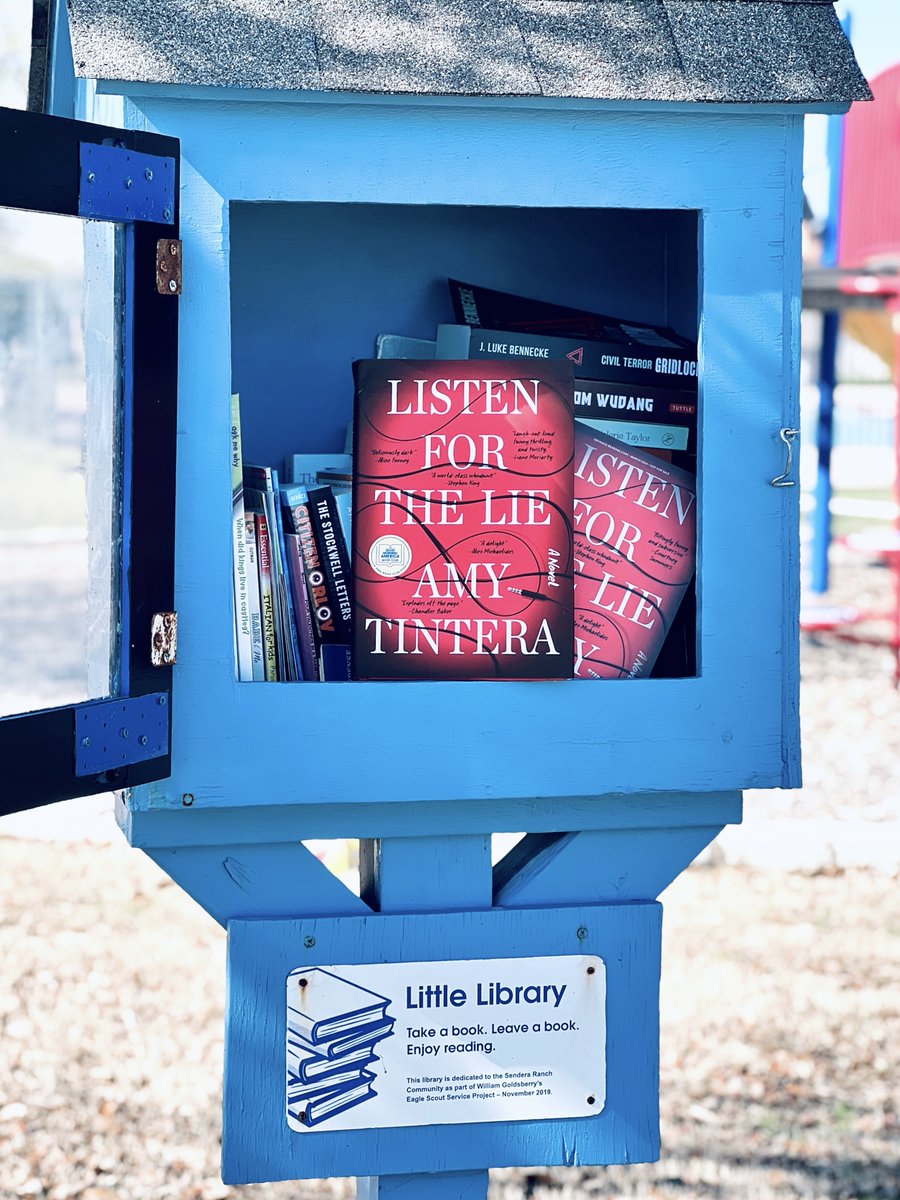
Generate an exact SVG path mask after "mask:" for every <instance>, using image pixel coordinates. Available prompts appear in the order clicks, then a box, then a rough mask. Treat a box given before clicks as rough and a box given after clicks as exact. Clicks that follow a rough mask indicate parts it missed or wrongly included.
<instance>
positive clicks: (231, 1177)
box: [222, 904, 661, 1184]
mask: <svg viewBox="0 0 900 1200" xmlns="http://www.w3.org/2000/svg"><path fill="white" fill-rule="evenodd" d="M660 927H661V909H660V906H659V905H658V904H629V905H602V906H597V907H578V906H576V907H572V908H566V909H553V910H550V911H540V910H536V909H528V910H519V911H516V910H493V911H490V912H470V913H429V914H428V915H424V916H422V915H414V914H407V915H397V916H386V915H382V914H373V915H371V916H369V917H346V918H337V919H333V920H332V919H327V918H322V919H309V920H302V921H235V922H232V923H231V924H230V925H229V938H228V941H229V948H228V970H229V1010H228V1017H227V1025H226V1049H225V1056H226V1057H225V1108H224V1129H223V1147H222V1153H223V1164H222V1174H223V1179H224V1180H225V1181H226V1182H227V1183H234V1184H237V1183H250V1182H258V1181H262V1180H268V1179H301V1178H319V1177H322V1176H325V1175H333V1174H335V1172H341V1173H346V1174H352V1175H357V1176H370V1175H377V1174H381V1175H394V1174H413V1173H416V1172H418V1173H426V1174H429V1173H432V1174H433V1173H443V1172H447V1171H466V1172H468V1171H477V1172H480V1171H483V1170H484V1168H485V1167H492V1166H515V1165H535V1164H546V1165H551V1164H561V1165H567V1166H576V1165H582V1164H589V1163H611V1162H643V1161H651V1160H653V1159H655V1158H656V1157H657V1155H658V1153H659V1133H658V1104H657V1093H658V1086H659V1078H658V1037H659V1029H658V986H659V954H660ZM579 931H580V935H579ZM310 939H315V943H314V945H312V946H310V945H308V943H309V941H310ZM572 953H586V954H598V955H600V957H601V958H603V959H604V961H605V963H606V967H607V988H608V991H607V1026H608V1040H607V1099H606V1105H605V1107H604V1109H603V1111H602V1112H600V1113H599V1114H598V1115H597V1116H596V1117H590V1118H585V1119H576V1120H563V1121H556V1120H548V1121H540V1120H536V1121H517V1122H498V1123H495V1124H492V1123H477V1124H470V1125H459V1126H446V1125H445V1126H424V1127H419V1128H411V1129H399V1128H398V1129H380V1130H378V1129H375V1130H373V1129H369V1130H358V1131H352V1132H346V1131H341V1132H328V1131H326V1130H321V1131H316V1132H315V1133H309V1134H302V1135H299V1134H294V1133H292V1132H291V1131H290V1130H289V1129H288V1126H287V1122H286V1120H285V1116H284V1082H283V1081H284V1038H285V1011H284V1010H285V1000H284V996H285V991H284V987H285V978H286V976H287V974H288V973H289V972H290V971H291V970H293V969H294V968H296V967H298V966H302V965H306V964H308V965H310V966H315V965H323V966H327V965H328V964H340V963H356V962H404V961H406V962H417V961H432V962H435V961H443V960H447V959H458V958H494V957H497V958H507V957H508V958H515V957H524V956H541V955H557V954H572Z"/></svg>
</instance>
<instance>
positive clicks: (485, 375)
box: [352, 359, 573, 679]
mask: <svg viewBox="0 0 900 1200" xmlns="http://www.w3.org/2000/svg"><path fill="white" fill-rule="evenodd" d="M354 369H355V377H356V414H355V421H354V429H355V440H356V447H355V451H356V452H355V454H354V490H353V520H352V532H353V556H352V561H353V570H354V586H355V610H354V629H353V634H354V637H353V673H354V678H356V679H564V678H569V677H570V676H571V674H572V663H573V653H572V650H573V615H572V604H573V581H572V530H571V514H572V498H573V492H572V452H573V419H572V384H573V376H572V367H571V364H569V363H566V362H564V361H563V362H559V361H539V362H528V363H523V362H521V361H511V360H506V361H498V362H493V363H491V364H490V368H487V367H486V366H485V364H484V363H477V362H443V361H438V360H418V361H417V360H389V359H377V360H371V361H365V362H358V363H356V364H354Z"/></svg>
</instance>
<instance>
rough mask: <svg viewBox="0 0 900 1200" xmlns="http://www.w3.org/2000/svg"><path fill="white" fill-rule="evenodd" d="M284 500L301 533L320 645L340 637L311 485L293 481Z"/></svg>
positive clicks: (291, 525)
mask: <svg viewBox="0 0 900 1200" xmlns="http://www.w3.org/2000/svg"><path fill="white" fill-rule="evenodd" d="M281 503H282V506H283V508H284V510H285V515H284V519H285V521H286V522H287V525H288V529H289V530H290V531H291V532H292V533H295V534H297V536H298V537H299V539H300V541H299V546H300V552H301V554H302V556H303V570H304V575H305V577H306V587H307V590H308V592H309V602H310V609H311V610H312V615H313V620H314V622H315V634H316V645H317V646H319V645H321V644H322V643H323V642H328V641H331V642H333V641H336V640H337V638H338V635H337V631H336V629H335V624H334V612H333V609H332V607H331V602H330V600H329V597H328V589H327V587H326V586H325V572H324V569H323V566H322V560H321V558H320V557H319V548H318V544H317V542H316V537H315V531H314V529H313V523H312V514H311V513H310V509H309V489H308V488H307V487H305V486H303V485H302V484H298V483H289V484H285V485H284V486H283V487H282V489H281Z"/></svg>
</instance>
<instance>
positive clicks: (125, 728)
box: [75, 692, 169, 776]
mask: <svg viewBox="0 0 900 1200" xmlns="http://www.w3.org/2000/svg"><path fill="white" fill-rule="evenodd" d="M168 701H169V697H168V694H167V693H166V692H153V693H152V694H151V695H149V696H134V697H132V698H131V699H128V700H105V701H102V702H100V703H98V704H86V705H85V706H84V707H83V708H77V709H76V710H75V774H76V775H78V776H82V775H99V774H100V773H101V772H103V771H110V770H113V769H115V768H116V767H124V766H126V765H128V764H129V763H138V762H146V761H147V760H148V759H150V758H161V757H162V756H163V755H164V754H168V753H169V704H168Z"/></svg>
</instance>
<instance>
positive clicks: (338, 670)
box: [319, 642, 353, 683]
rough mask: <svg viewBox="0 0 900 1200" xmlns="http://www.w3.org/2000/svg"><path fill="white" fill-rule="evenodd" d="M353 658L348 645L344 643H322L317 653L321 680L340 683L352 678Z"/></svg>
mask: <svg viewBox="0 0 900 1200" xmlns="http://www.w3.org/2000/svg"><path fill="white" fill-rule="evenodd" d="M352 662H353V656H352V653H351V649H350V646H349V644H347V643H344V642H323V644H322V648H321V650H320V651H319V663H320V668H321V675H322V679H323V680H326V681H327V682H331V683H341V682H344V681H345V680H349V679H352V678H353V671H352Z"/></svg>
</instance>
